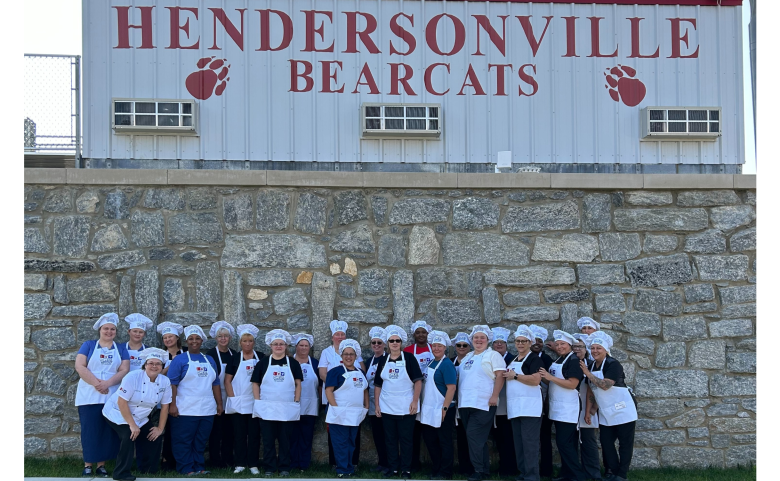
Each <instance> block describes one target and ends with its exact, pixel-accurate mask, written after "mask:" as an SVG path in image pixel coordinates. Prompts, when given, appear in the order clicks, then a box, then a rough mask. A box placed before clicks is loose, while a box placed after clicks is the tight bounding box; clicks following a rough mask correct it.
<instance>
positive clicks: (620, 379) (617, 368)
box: [589, 355, 626, 387]
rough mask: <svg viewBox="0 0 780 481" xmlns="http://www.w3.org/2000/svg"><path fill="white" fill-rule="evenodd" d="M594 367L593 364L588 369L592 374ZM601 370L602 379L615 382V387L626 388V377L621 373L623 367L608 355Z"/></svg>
mask: <svg viewBox="0 0 780 481" xmlns="http://www.w3.org/2000/svg"><path fill="white" fill-rule="evenodd" d="M594 365H595V362H594V363H593V364H592V365H591V366H590V367H589V369H590V371H591V372H593V367H594ZM601 370H602V371H604V379H612V380H613V381H615V386H616V387H626V375H625V373H624V372H623V365H622V364H620V361H618V360H617V359H615V358H614V357H610V356H609V355H608V356H607V357H606V358H605V359H604V365H603V366H602V369H601Z"/></svg>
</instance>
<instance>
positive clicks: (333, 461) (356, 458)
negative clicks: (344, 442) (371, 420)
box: [325, 411, 362, 468]
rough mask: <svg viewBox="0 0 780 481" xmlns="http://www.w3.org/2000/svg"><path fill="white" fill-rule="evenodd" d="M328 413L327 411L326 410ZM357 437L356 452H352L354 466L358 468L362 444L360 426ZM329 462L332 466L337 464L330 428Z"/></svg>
mask: <svg viewBox="0 0 780 481" xmlns="http://www.w3.org/2000/svg"><path fill="white" fill-rule="evenodd" d="M325 413H326V414H327V411H325ZM357 428H358V432H357V439H356V440H355V452H354V453H352V466H355V467H356V468H357V465H358V462H359V461H360V445H361V444H362V443H361V442H360V426H358V427H357ZM328 462H329V463H330V465H331V466H335V465H336V457H335V456H334V455H333V443H332V442H331V440H330V430H328Z"/></svg>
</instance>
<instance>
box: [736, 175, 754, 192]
mask: <svg viewBox="0 0 780 481" xmlns="http://www.w3.org/2000/svg"><path fill="white" fill-rule="evenodd" d="M734 188H735V189H755V188H756V176H755V174H752V175H744V174H743V175H735V176H734Z"/></svg>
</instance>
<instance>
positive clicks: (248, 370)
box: [246, 366, 255, 376]
mask: <svg viewBox="0 0 780 481" xmlns="http://www.w3.org/2000/svg"><path fill="white" fill-rule="evenodd" d="M254 370H255V367H254V366H247V367H246V375H247V376H251V375H252V372H253V371H254Z"/></svg>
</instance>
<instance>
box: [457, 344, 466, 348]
mask: <svg viewBox="0 0 780 481" xmlns="http://www.w3.org/2000/svg"><path fill="white" fill-rule="evenodd" d="M455 347H460V348H466V347H469V345H468V344H455Z"/></svg>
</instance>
